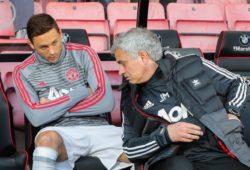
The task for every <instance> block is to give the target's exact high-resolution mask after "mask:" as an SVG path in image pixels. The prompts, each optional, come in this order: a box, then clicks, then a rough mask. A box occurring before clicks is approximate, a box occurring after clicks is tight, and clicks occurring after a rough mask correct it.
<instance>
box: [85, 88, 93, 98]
mask: <svg viewBox="0 0 250 170" xmlns="http://www.w3.org/2000/svg"><path fill="white" fill-rule="evenodd" d="M87 90H88V93H89V96H91V95H92V94H94V92H93V90H92V89H91V88H89V87H88V88H87Z"/></svg>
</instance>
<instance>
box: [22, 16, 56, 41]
mask: <svg viewBox="0 0 250 170" xmlns="http://www.w3.org/2000/svg"><path fill="white" fill-rule="evenodd" d="M53 28H55V29H56V30H57V31H58V32H59V27H58V25H57V23H56V21H55V19H54V18H52V17H51V16H50V15H48V14H45V13H42V14H37V15H33V16H32V17H31V18H30V19H29V21H28V23H27V27H26V29H27V35H28V38H29V40H30V41H31V42H33V38H34V37H36V36H39V35H42V34H44V33H46V32H48V31H49V30H51V29H53Z"/></svg>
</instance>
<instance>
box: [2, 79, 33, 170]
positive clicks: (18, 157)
mask: <svg viewBox="0 0 250 170" xmlns="http://www.w3.org/2000/svg"><path fill="white" fill-rule="evenodd" d="M0 111H1V113H0V128H1V133H0V137H1V142H0V169H2V170H5V169H6V170H7V169H8V170H27V160H28V158H27V154H26V153H25V152H23V153H21V152H18V151H17V150H16V144H15V138H14V136H15V135H14V126H13V119H12V118H13V117H12V113H11V108H10V105H9V102H8V99H7V97H6V94H5V92H4V89H3V84H2V79H1V78H0Z"/></svg>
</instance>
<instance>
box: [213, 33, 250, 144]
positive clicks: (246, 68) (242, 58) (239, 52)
mask: <svg viewBox="0 0 250 170" xmlns="http://www.w3.org/2000/svg"><path fill="white" fill-rule="evenodd" d="M249 46H250V32H248V31H223V32H222V33H221V35H220V37H219V40H218V44H217V48H216V53H215V59H216V64H218V65H219V66H221V67H223V68H226V69H227V70H229V71H232V72H234V73H237V74H240V75H242V76H245V77H246V78H247V79H250V47H249ZM249 92H250V87H249V86H248V92H247V97H246V108H245V110H244V112H243V113H241V118H240V119H241V121H242V124H243V125H244V129H243V134H244V137H245V141H246V142H247V143H248V145H249V146H250V123H249V120H250V114H249V113H250V93H249Z"/></svg>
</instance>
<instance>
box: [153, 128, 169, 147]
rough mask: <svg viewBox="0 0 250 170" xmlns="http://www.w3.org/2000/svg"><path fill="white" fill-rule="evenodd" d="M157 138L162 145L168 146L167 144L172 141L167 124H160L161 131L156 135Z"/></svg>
mask: <svg viewBox="0 0 250 170" xmlns="http://www.w3.org/2000/svg"><path fill="white" fill-rule="evenodd" d="M156 140H157V142H158V144H159V146H160V147H166V145H168V144H170V143H171V142H172V141H171V139H170V137H169V135H168V130H167V128H166V126H165V125H161V126H160V129H159V133H158V134H157V135H156Z"/></svg>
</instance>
